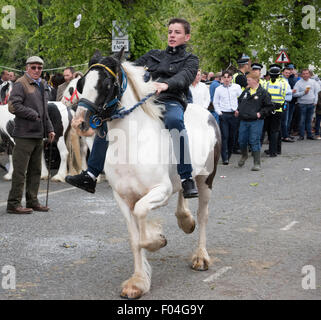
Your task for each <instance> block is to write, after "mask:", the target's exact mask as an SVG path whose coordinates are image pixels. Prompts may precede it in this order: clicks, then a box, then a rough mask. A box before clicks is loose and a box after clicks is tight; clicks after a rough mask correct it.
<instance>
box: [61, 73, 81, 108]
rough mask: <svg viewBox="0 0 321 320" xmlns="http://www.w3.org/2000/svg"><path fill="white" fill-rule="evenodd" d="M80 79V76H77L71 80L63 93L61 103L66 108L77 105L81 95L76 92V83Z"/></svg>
mask: <svg viewBox="0 0 321 320" xmlns="http://www.w3.org/2000/svg"><path fill="white" fill-rule="evenodd" d="M80 78H81V76H80V75H79V76H78V77H76V78H74V79H72V80H71V81H70V82H69V84H68V86H67V88H66V89H65V91H64V93H63V97H62V99H61V102H62V103H63V104H64V105H66V106H67V107H71V106H72V105H75V104H77V103H78V102H79V100H80V98H81V94H80V93H79V92H78V91H77V83H78V80H79V79H80Z"/></svg>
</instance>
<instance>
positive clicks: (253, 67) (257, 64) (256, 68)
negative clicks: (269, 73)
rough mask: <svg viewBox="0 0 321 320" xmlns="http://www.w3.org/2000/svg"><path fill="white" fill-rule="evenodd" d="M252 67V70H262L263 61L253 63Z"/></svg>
mask: <svg viewBox="0 0 321 320" xmlns="http://www.w3.org/2000/svg"><path fill="white" fill-rule="evenodd" d="M251 68H252V70H262V68H263V65H262V64H261V63H257V62H255V63H252V65H251Z"/></svg>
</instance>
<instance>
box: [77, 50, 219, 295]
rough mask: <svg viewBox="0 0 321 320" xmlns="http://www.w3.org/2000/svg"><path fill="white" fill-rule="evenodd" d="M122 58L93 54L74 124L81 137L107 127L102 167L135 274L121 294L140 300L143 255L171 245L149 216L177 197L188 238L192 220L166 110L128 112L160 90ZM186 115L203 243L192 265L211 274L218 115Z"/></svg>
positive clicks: (198, 110)
mask: <svg viewBox="0 0 321 320" xmlns="http://www.w3.org/2000/svg"><path fill="white" fill-rule="evenodd" d="M122 55H123V50H122V51H121V52H119V53H118V54H115V55H113V56H109V57H103V56H101V54H100V53H99V52H96V53H95V54H94V56H93V57H92V59H91V60H90V62H89V69H88V71H87V72H86V74H85V75H84V76H83V77H82V78H81V79H80V80H79V81H78V83H77V90H78V92H80V93H81V94H82V98H81V99H80V101H79V105H78V109H77V111H76V115H75V117H74V119H73V126H74V127H75V128H76V129H77V131H78V133H79V134H83V135H90V134H93V132H94V130H93V129H92V128H91V127H90V124H91V126H92V127H98V129H100V128H102V126H101V123H102V122H104V121H107V123H108V133H107V134H108V139H109V148H108V151H107V155H106V160H105V166H104V169H105V173H106V176H107V179H108V181H109V184H110V186H111V187H112V190H113V195H114V197H115V199H116V201H117V203H118V206H119V208H120V210H121V211H122V213H123V214H124V216H125V218H126V222H127V227H128V231H129V235H130V243H131V249H132V252H133V255H134V274H133V275H132V276H131V277H130V278H129V279H128V280H127V281H125V282H123V284H122V292H121V297H124V298H131V299H135V298H136V299H137V298H139V297H141V296H142V295H143V294H145V293H147V292H148V291H149V290H150V286H151V267H150V265H149V263H148V261H147V259H146V256H145V252H144V251H145V250H149V251H156V250H158V249H160V248H162V247H164V246H165V245H166V243H167V242H166V239H165V237H164V236H163V235H162V231H161V227H160V226H156V225H155V224H153V223H150V222H148V221H147V220H146V217H147V214H148V213H149V212H150V211H151V210H153V209H156V208H159V207H162V206H165V205H166V204H167V203H168V200H169V198H170V197H171V196H172V195H173V194H174V193H176V192H178V193H179V194H178V205H177V210H176V217H177V221H178V226H179V227H180V228H181V229H182V230H183V231H184V232H185V233H191V232H193V231H194V228H195V221H194V218H193V216H192V214H191V212H190V210H189V208H188V201H187V200H186V199H184V198H183V194H182V191H181V182H180V177H179V175H178V174H177V165H176V163H177V162H176V161H175V157H173V151H172V150H173V147H172V139H171V136H170V133H169V131H168V130H166V129H165V128H164V123H163V121H162V117H163V111H164V108H163V106H162V105H159V104H155V103H154V100H153V99H152V98H150V99H148V100H147V101H146V102H144V103H143V104H141V105H139V106H138V107H137V108H135V109H133V108H131V107H132V106H134V105H136V104H137V103H138V102H139V101H140V100H141V99H143V98H144V97H146V96H148V95H149V94H150V93H152V92H155V88H154V86H153V82H152V81H150V82H148V83H145V82H144V81H143V76H144V69H143V68H140V67H136V66H134V65H133V64H131V63H129V62H123V63H121V61H122ZM126 83H127V88H126ZM114 102H115V103H114ZM131 111H132V112H131ZM124 114H126V115H124ZM184 117H185V125H186V129H187V133H188V136H189V141H190V151H191V162H192V166H193V173H192V174H193V177H194V178H195V180H196V184H197V188H198V192H199V198H198V212H197V221H198V224H199V241H198V246H197V249H196V251H195V253H194V255H193V257H192V264H191V266H192V268H193V269H194V270H207V269H208V266H209V263H210V257H209V255H208V252H207V250H206V224H207V220H208V203H209V200H210V196H211V189H212V183H213V179H214V176H215V173H216V168H217V163H218V159H219V156H220V147H221V137H220V131H219V128H218V125H217V123H216V121H215V119H214V117H213V116H212V115H211V114H210V113H209V112H208V111H207V110H205V109H204V108H202V107H200V106H197V105H193V104H189V105H188V107H187V110H186V112H185V116H184ZM100 131H101V132H102V131H103V130H100ZM101 134H102V133H101ZM164 141H165V142H167V144H166V143H164Z"/></svg>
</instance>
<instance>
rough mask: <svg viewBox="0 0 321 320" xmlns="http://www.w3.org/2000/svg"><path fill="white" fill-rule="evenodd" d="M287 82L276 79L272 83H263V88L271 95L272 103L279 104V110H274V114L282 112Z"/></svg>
mask: <svg viewBox="0 0 321 320" xmlns="http://www.w3.org/2000/svg"><path fill="white" fill-rule="evenodd" d="M287 85H288V84H287V82H286V81H285V80H284V79H281V78H277V79H276V80H275V82H274V83H272V82H271V80H269V81H265V83H264V85H263V88H264V89H265V90H266V91H267V92H268V93H269V94H270V95H271V100H272V102H273V103H278V104H280V106H281V107H280V108H279V109H277V110H275V111H276V112H282V106H283V104H284V102H285V95H286V88H287Z"/></svg>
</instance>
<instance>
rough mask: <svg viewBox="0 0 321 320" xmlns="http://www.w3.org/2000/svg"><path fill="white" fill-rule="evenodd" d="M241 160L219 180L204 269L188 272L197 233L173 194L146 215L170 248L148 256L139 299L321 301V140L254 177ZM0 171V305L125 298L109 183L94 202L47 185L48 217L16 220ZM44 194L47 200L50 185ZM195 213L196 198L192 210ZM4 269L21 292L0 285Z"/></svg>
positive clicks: (123, 242)
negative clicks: (158, 224)
mask: <svg viewBox="0 0 321 320" xmlns="http://www.w3.org/2000/svg"><path fill="white" fill-rule="evenodd" d="M264 148H265V146H263V149H264ZM238 158H239V156H237V155H233V156H232V159H231V163H230V165H228V166H223V165H220V166H219V169H218V172H217V176H216V178H215V185H214V189H213V196H212V199H211V202H210V217H209V221H208V228H207V231H208V232H207V234H208V238H207V247H208V252H209V254H210V256H211V258H212V265H211V266H210V268H209V270H208V271H206V272H196V271H193V270H192V269H191V268H190V255H191V253H192V250H193V249H194V248H195V247H196V243H197V233H198V228H196V229H195V231H194V233H193V234H191V235H186V234H184V233H183V231H181V230H180V229H179V228H178V226H177V223H176V217H175V215H174V213H175V207H176V201H177V196H176V195H175V196H173V197H172V198H171V200H170V202H169V204H168V206H167V207H163V208H160V209H158V210H156V211H154V212H152V213H151V214H150V216H151V217H153V218H155V219H158V220H159V221H162V224H163V228H164V234H165V236H166V238H167V241H168V244H167V246H166V247H165V248H162V249H161V250H160V251H158V252H156V253H148V257H149V262H150V264H151V266H152V268H153V276H152V287H151V291H150V292H149V293H148V294H146V295H145V296H143V297H142V300H158V299H166V300H172V299H182V300H199V299H205V300H214V299H218V300H229V299H232V300H235V299H241V300H244V299H255V300H257V299H266V300H270V299H303V300H308V299H312V300H320V299H321V250H320V243H321V223H320V222H321V217H320V215H321V142H320V141H307V140H304V141H300V142H299V141H297V142H295V143H292V144H290V143H288V144H286V143H283V154H282V156H278V157H277V158H268V157H264V156H262V170H261V171H259V172H252V171H250V168H251V166H252V159H249V160H248V161H247V162H246V164H245V167H244V168H241V169H240V168H238V167H237V165H236V164H237V161H238ZM0 162H1V163H2V164H5V163H6V157H5V156H1V157H0ZM304 169H305V170H304ZM307 169H310V170H307ZM0 174H1V176H0V270H1V271H2V273H0V280H2V281H0V299H1V300H20V299H27V300H31V299H41V300H42V299H44V300H47V299H72V300H74V299H99V300H100V299H108V300H116V299H120V297H119V294H120V285H121V283H122V282H123V281H124V280H126V279H128V278H129V277H130V276H131V274H132V272H133V258H132V253H131V250H130V246H129V242H128V233H127V228H126V224H125V220H124V218H123V216H122V214H121V213H120V211H119V210H118V207H117V205H116V203H115V201H114V200H113V197H112V192H111V189H110V187H109V186H108V183H107V182H106V181H105V182H102V183H100V184H99V185H98V186H97V191H96V193H95V194H94V195H91V194H89V193H86V192H84V191H81V190H77V189H76V188H72V187H71V186H69V185H67V184H63V183H53V182H51V183H50V195H49V206H50V207H51V210H50V212H49V213H41V212H36V213H34V214H31V215H22V216H19V215H10V214H7V213H6V212H5V209H6V199H7V195H8V191H9V188H10V183H9V182H6V181H4V180H3V178H2V177H3V175H4V174H5V172H4V170H2V169H0ZM40 194H41V195H40V199H41V200H42V201H43V203H44V202H45V194H46V182H45V181H43V182H42V183H41V190H40ZM196 206H197V201H196V200H194V199H193V200H191V201H190V207H191V209H192V211H193V212H194V213H196ZM194 216H196V214H194ZM8 265H9V266H14V268H15V280H16V285H15V289H6V288H5V287H4V282H5V281H4V280H5V279H6V278H5V277H6V275H8V274H9V273H7V272H8V271H6V270H7V269H6V266H8ZM305 266H309V267H305ZM305 268H307V269H305ZM314 275H315V277H313V276H314ZM1 277H2V279H1ZM307 277H310V278H309V279H308V278H307ZM1 284H2V287H1ZM308 287H310V288H312V289H308ZM314 287H315V289H314Z"/></svg>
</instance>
